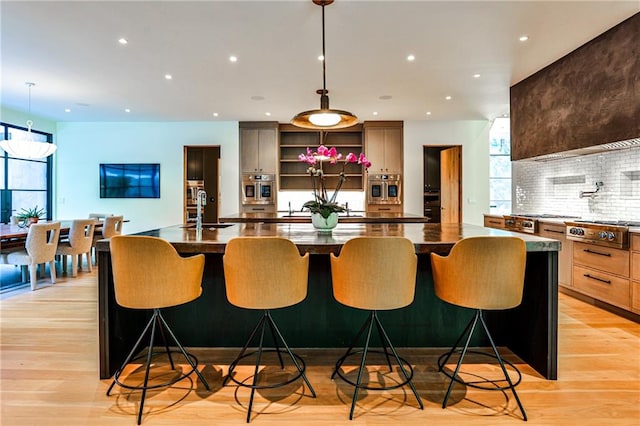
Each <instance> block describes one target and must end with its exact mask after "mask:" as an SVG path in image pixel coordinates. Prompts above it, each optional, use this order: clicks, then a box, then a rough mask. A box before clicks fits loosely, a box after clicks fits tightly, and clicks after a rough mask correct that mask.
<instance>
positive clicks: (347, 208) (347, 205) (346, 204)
mask: <svg viewBox="0 0 640 426" xmlns="http://www.w3.org/2000/svg"><path fill="white" fill-rule="evenodd" d="M344 209H345V210H346V211H347V217H349V202H348V201H347V202H346V203H344Z"/></svg>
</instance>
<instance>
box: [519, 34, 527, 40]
mask: <svg viewBox="0 0 640 426" xmlns="http://www.w3.org/2000/svg"><path fill="white" fill-rule="evenodd" d="M518 40H520V41H527V40H529V36H528V35H526V34H523V35H521V36H520V38H519V39H518Z"/></svg>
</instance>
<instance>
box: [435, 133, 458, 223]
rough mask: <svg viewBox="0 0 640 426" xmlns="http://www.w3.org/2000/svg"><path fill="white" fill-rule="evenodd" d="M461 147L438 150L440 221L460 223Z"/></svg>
mask: <svg viewBox="0 0 640 426" xmlns="http://www.w3.org/2000/svg"><path fill="white" fill-rule="evenodd" d="M461 153H462V147H459V146H454V147H451V148H448V149H443V150H442V151H440V186H441V188H440V211H441V217H440V222H441V223H460V220H461V218H462V211H461V208H460V197H461V193H462V191H461V182H460V181H461V176H462V174H461V167H462V165H461V157H462V156H461Z"/></svg>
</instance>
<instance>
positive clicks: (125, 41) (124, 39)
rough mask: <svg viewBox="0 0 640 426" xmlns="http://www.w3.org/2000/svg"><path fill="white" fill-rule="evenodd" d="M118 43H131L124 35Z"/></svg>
mask: <svg viewBox="0 0 640 426" xmlns="http://www.w3.org/2000/svg"><path fill="white" fill-rule="evenodd" d="M118 43H120V44H127V43H129V41H128V40H127V39H126V38H124V37H122V38H120V39H118Z"/></svg>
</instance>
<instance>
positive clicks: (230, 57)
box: [229, 55, 238, 62]
mask: <svg viewBox="0 0 640 426" xmlns="http://www.w3.org/2000/svg"><path fill="white" fill-rule="evenodd" d="M229 60H230V61H231V62H238V57H237V56H233V55H231V56H229Z"/></svg>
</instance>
